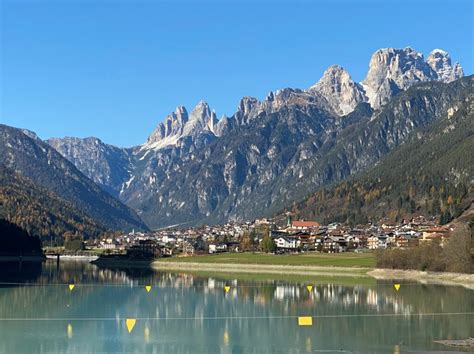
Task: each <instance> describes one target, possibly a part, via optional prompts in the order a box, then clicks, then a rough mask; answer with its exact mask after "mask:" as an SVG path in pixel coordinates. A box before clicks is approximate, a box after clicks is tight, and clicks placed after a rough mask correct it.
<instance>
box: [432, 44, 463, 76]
mask: <svg viewBox="0 0 474 354" xmlns="http://www.w3.org/2000/svg"><path fill="white" fill-rule="evenodd" d="M426 62H427V63H428V65H429V66H430V67H431V69H432V70H433V71H434V72H436V74H437V76H438V78H437V79H438V81H442V82H451V81H454V80H457V79H460V78H461V77H463V76H464V71H463V69H462V67H461V65H460V64H459V63H455V64H454V66H452V65H451V57H450V56H449V54H448V52H446V51H444V50H442V49H435V50H433V51H432V52H431V53H430V54H429V55H428V58H427V59H426Z"/></svg>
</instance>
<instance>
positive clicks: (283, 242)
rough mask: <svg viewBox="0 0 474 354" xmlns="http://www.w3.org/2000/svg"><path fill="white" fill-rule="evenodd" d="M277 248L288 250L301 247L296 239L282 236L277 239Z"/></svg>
mask: <svg viewBox="0 0 474 354" xmlns="http://www.w3.org/2000/svg"><path fill="white" fill-rule="evenodd" d="M275 243H276V245H277V248H286V249H293V250H295V249H297V248H298V247H299V243H300V242H299V241H298V240H297V239H295V238H289V237H285V236H280V237H278V238H276V239H275Z"/></svg>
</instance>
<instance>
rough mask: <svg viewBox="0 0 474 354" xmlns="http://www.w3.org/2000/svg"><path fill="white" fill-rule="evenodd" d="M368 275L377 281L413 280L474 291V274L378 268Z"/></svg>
mask: <svg viewBox="0 0 474 354" xmlns="http://www.w3.org/2000/svg"><path fill="white" fill-rule="evenodd" d="M367 275H368V276H371V277H373V278H375V279H377V280H394V279H396V280H413V281H416V282H418V283H421V284H439V285H450V286H463V287H465V288H467V289H471V290H474V274H465V273H449V272H426V271H421V270H402V269H383V268H376V269H373V270H371V271H370V272H368V273H367Z"/></svg>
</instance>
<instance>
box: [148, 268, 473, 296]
mask: <svg viewBox="0 0 474 354" xmlns="http://www.w3.org/2000/svg"><path fill="white" fill-rule="evenodd" d="M151 268H152V269H154V270H161V271H163V270H174V271H190V272H192V271H207V272H215V273H246V274H279V275H281V274H286V275H305V276H325V277H352V278H373V279H376V280H398V281H403V280H407V281H415V282H418V283H421V284H440V285H449V286H462V287H465V288H467V289H471V290H474V274H462V273H447V272H446V273H442V272H424V271H418V270H397V269H382V268H358V267H336V266H291V265H261V264H229V263H197V262H161V261H154V262H152V263H151Z"/></svg>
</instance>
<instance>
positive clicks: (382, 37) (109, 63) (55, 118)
mask: <svg viewBox="0 0 474 354" xmlns="http://www.w3.org/2000/svg"><path fill="white" fill-rule="evenodd" d="M0 3H1V15H0V21H1V28H0V29H1V47H0V48H1V51H0V55H1V57H0V58H1V65H0V66H1V77H0V80H1V81H0V89H1V91H0V122H2V123H4V124H8V125H13V126H17V127H22V128H28V129H30V130H33V131H35V132H36V133H38V135H39V136H40V137H41V138H49V137H53V136H54V137H62V136H79V137H87V136H96V137H99V138H101V139H102V140H104V141H105V142H107V143H111V144H115V145H118V146H132V145H136V144H140V143H142V142H144V141H145V140H146V138H147V136H148V135H149V134H150V132H151V131H152V130H153V128H154V127H155V126H156V124H157V123H158V122H160V121H162V120H163V119H164V117H165V116H166V115H167V114H168V113H169V112H171V111H173V110H174V109H175V107H176V106H177V105H180V104H183V105H185V106H186V107H187V109H188V110H191V109H192V108H193V107H194V105H196V103H197V102H198V101H199V100H200V99H204V100H206V101H207V102H208V103H209V105H210V106H211V107H212V108H214V109H215V110H216V113H217V115H218V116H220V115H221V114H224V113H225V114H227V115H229V116H230V115H231V114H232V113H233V112H234V111H235V108H236V106H237V104H238V102H239V99H240V98H241V97H242V96H246V95H247V96H255V97H257V98H259V99H262V98H264V97H265V96H266V94H267V93H268V92H269V91H271V90H276V89H279V88H283V87H298V88H306V87H308V86H310V85H312V84H313V83H314V82H316V81H317V80H318V79H319V78H320V76H321V74H322V73H323V71H324V70H325V69H326V68H327V67H328V66H329V65H331V64H340V65H342V66H343V67H344V68H346V69H347V70H348V71H349V72H350V73H351V75H352V77H353V78H354V79H355V80H357V81H360V80H362V79H363V78H364V76H365V74H366V71H367V66H368V62H369V59H370V56H371V54H372V53H373V52H374V51H375V50H377V49H379V48H382V47H405V46H411V47H413V48H415V49H417V50H419V51H421V52H422V53H424V54H425V56H427V55H428V53H429V52H430V51H431V50H432V49H434V48H441V49H445V50H447V51H448V52H450V54H451V57H452V59H453V61H459V62H461V64H462V66H463V67H464V70H465V73H466V74H472V73H473V5H472V3H473V2H472V1H471V0H465V1H460V0H459V1H447V0H445V1H436V0H430V1H421V0H418V1H415V0H412V1H387V0H381V1H375V0H374V1H355V0H354V1H350V0H347V1H327V2H322V1H299V2H298V1H289V0H288V1H264V0H260V1H258V0H254V1H225V0H222V1H205V0H203V1H179V0H174V1H171V0H170V1H166V2H160V1H141V2H140V1H131V0H130V1H124V0H121V1H113V0H96V1H68V0H56V1H38V0H36V1H34V0H31V1H25V0H0Z"/></svg>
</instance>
